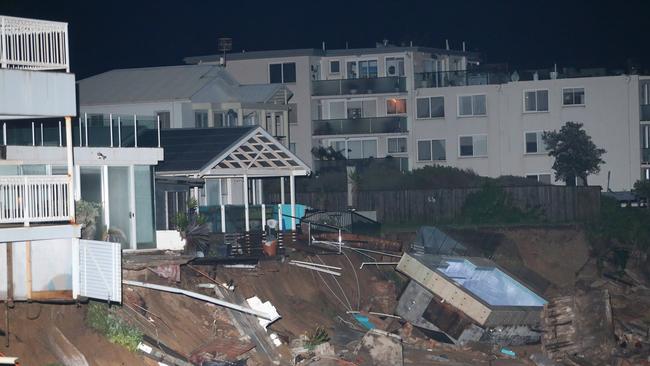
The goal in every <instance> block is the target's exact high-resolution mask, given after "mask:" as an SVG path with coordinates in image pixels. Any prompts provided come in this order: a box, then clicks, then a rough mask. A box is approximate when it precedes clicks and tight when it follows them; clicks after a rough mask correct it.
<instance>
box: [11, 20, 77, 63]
mask: <svg viewBox="0 0 650 366" xmlns="http://www.w3.org/2000/svg"><path fill="white" fill-rule="evenodd" d="M0 68H11V69H28V70H65V71H66V72H70V61H69V51H68V23H61V22H51V21H46V20H38V19H29V18H15V17H8V16H2V15H0Z"/></svg>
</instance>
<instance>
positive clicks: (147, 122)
mask: <svg viewBox="0 0 650 366" xmlns="http://www.w3.org/2000/svg"><path fill="white" fill-rule="evenodd" d="M159 131H160V123H159V121H158V120H156V119H155V118H154V117H151V116H146V117H143V116H134V115H119V116H118V115H89V116H88V117H87V118H79V119H76V120H74V121H73V124H72V144H73V146H75V147H160V133H159ZM2 138H3V140H2V144H3V145H9V146H65V145H66V141H65V125H64V124H63V122H62V121H52V120H47V121H43V122H31V123H29V122H25V121H8V122H3V123H2Z"/></svg>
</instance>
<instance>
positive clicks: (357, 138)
mask: <svg viewBox="0 0 650 366" xmlns="http://www.w3.org/2000/svg"><path fill="white" fill-rule="evenodd" d="M224 61H225V63H226V69H227V70H229V71H230V72H231V73H232V74H233V75H234V76H235V78H237V79H238V80H239V81H240V82H241V83H243V84H252V83H255V84H257V83H271V84H275V83H279V84H284V85H286V86H287V87H288V88H289V89H291V91H292V92H293V98H292V103H293V104H290V105H291V108H292V113H290V119H289V122H290V123H289V126H290V146H291V147H292V149H293V150H294V151H296V152H297V154H298V156H300V157H301V158H302V159H303V160H305V161H312V162H313V163H314V164H315V165H317V163H318V160H317V159H315V157H314V156H312V154H311V149H312V148H313V147H318V146H323V147H329V146H331V147H333V148H334V149H336V150H338V151H341V152H342V153H343V154H344V156H345V157H346V158H348V159H362V158H369V157H374V158H384V157H387V156H392V157H393V158H397V160H398V161H399V162H400V163H401V165H402V166H408V167H409V168H410V169H414V168H420V167H423V166H426V165H432V164H442V165H451V166H455V167H459V168H467V169H472V170H474V171H476V172H477V173H479V174H481V175H485V176H492V177H496V176H500V175H517V176H528V177H530V178H534V179H539V180H541V181H544V182H550V183H555V179H554V176H553V172H552V169H551V167H552V164H553V160H552V158H550V157H548V156H547V154H546V147H545V146H544V144H543V142H542V140H541V134H542V132H544V131H549V130H556V129H559V128H560V127H561V126H562V125H563V124H564V123H565V122H568V121H573V122H580V123H583V124H584V128H585V130H586V131H587V133H588V134H589V135H591V136H592V138H593V140H594V142H595V143H596V145H597V146H599V147H602V148H604V149H606V150H607V153H606V154H605V156H604V160H605V161H606V163H605V164H604V165H603V166H602V167H601V172H600V174H597V175H595V176H592V177H590V179H589V182H588V183H589V184H596V185H601V186H603V187H608V188H611V189H614V190H616V189H629V188H630V187H632V185H633V184H634V182H635V181H636V180H638V179H639V178H642V177H643V178H646V179H647V178H650V121H649V120H650V92H649V91H648V88H649V85H648V84H649V83H650V80H649V79H650V78H649V77H645V76H639V75H626V74H625V73H623V72H607V71H605V70H601V69H590V70H582V71H577V70H562V71H561V72H558V71H557V70H556V71H553V72H551V71H548V70H546V71H543V70H540V71H536V72H533V71H530V72H523V71H522V72H521V75H520V74H519V73H518V72H516V71H510V72H508V71H507V68H503V67H492V68H489V69H488V68H485V67H484V66H482V65H480V60H479V55H478V54H476V53H471V52H464V51H453V50H445V49H433V48H424V47H395V46H390V45H388V44H386V43H382V44H378V45H377V47H376V48H359V49H343V50H315V49H296V50H278V51H255V52H243V53H233V54H228V55H226V59H225V60H223V58H222V57H220V56H219V55H211V56H197V57H188V58H186V59H185V62H187V63H192V64H205V63H208V64H209V63H224ZM316 168H318V166H316Z"/></svg>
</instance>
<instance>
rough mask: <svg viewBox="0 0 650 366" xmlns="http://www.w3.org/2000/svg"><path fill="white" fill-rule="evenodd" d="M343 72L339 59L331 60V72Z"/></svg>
mask: <svg viewBox="0 0 650 366" xmlns="http://www.w3.org/2000/svg"><path fill="white" fill-rule="evenodd" d="M339 72H341V63H340V62H339V61H330V73H331V74H338V73H339Z"/></svg>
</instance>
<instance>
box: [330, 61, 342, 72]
mask: <svg viewBox="0 0 650 366" xmlns="http://www.w3.org/2000/svg"><path fill="white" fill-rule="evenodd" d="M335 62H336V63H338V64H339V71H332V64H333V63H335ZM327 64H328V71H329V73H330V75H341V60H338V59H336V60H328V62H327Z"/></svg>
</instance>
